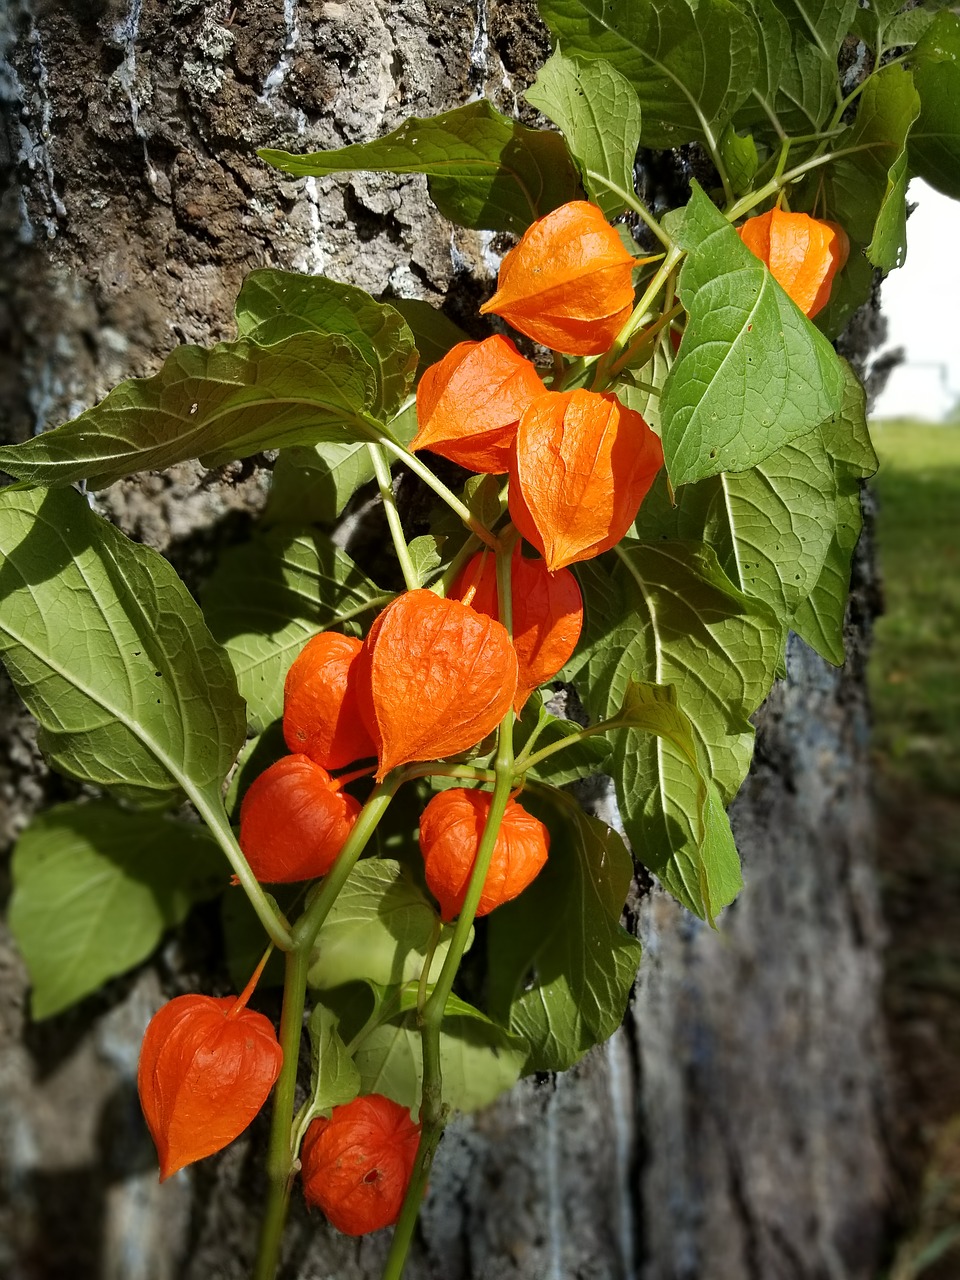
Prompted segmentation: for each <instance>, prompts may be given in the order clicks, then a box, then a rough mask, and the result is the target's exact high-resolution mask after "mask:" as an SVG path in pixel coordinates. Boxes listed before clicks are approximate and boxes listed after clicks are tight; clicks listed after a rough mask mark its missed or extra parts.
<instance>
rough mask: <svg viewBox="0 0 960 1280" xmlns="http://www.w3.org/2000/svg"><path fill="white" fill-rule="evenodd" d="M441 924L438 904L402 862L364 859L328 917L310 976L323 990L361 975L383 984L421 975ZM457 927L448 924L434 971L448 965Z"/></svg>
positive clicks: (438, 949) (355, 979)
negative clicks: (418, 883) (428, 896)
mask: <svg viewBox="0 0 960 1280" xmlns="http://www.w3.org/2000/svg"><path fill="white" fill-rule="evenodd" d="M436 924H437V912H436V908H435V907H434V906H432V905H431V903H430V902H429V901H428V900H427V897H426V895H425V894H424V892H423V891H422V890H421V889H419V888H418V887H417V885H415V884H414V882H413V880H412V879H411V878H410V875H409V873H408V872H407V871H406V869H405V868H404V867H403V866H402V865H401V864H400V863H399V862H394V861H392V860H390V859H388V858H367V859H364V860H363V861H362V862H359V863H358V864H357V866H356V867H355V868H354V869H353V871H351V872H350V875H349V877H348V878H347V882H346V884H345V885H344V887H343V889H342V890H341V892H340V895H339V897H338V898H337V900H336V902H335V903H334V905H333V907H332V909H331V911H330V914H329V915H328V916H327V918H326V920H325V921H324V924H323V928H322V929H321V930H320V933H319V935H318V936H317V942H316V945H315V947H314V955H313V959H312V961H311V965H310V973H309V976H308V979H307V980H308V982H309V983H310V985H311V986H313V987H317V988H318V989H321V990H326V989H328V988H330V987H337V986H340V985H341V984H343V983H345V982H353V981H357V980H362V981H364V982H371V983H376V984H378V985H380V986H383V987H387V986H393V985H396V984H397V983H401V982H407V981H410V980H415V979H417V978H419V977H420V970H421V968H422V967H423V962H424V958H425V956H426V954H427V950H428V949H429V946H430V943H431V940H432V938H433V933H434V929H435V927H436ZM451 932H452V930H451V929H450V927H449V926H445V927H444V932H443V934H442V936H441V939H440V942H439V943H438V945H437V949H436V952H435V954H434V960H433V965H432V969H433V970H437V971H439V968H440V966H441V965H442V964H443V960H444V957H445V955H446V953H447V950H448V949H449V946H450V935H451Z"/></svg>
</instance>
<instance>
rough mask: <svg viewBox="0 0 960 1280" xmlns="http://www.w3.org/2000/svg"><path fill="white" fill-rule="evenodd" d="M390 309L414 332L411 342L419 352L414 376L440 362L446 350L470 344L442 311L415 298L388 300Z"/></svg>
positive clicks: (466, 335) (457, 326)
mask: <svg viewBox="0 0 960 1280" xmlns="http://www.w3.org/2000/svg"><path fill="white" fill-rule="evenodd" d="M390 305H391V307H393V308H395V310H397V311H399V312H400V314H401V315H402V316H403V318H404V320H406V322H407V324H408V325H409V326H410V329H411V331H412V333H413V340H414V342H415V343H416V344H417V350H418V351H419V353H420V363H419V365H418V366H417V376H418V377H420V376H422V375H423V372H424V370H425V369H428V368H429V367H430V365H432V364H436V363H437V361H438V360H442V359H443V357H444V356H445V355H446V354H447V352H448V351H452V350H453V348H454V347H455V346H456V345H457V344H458V343H460V342H469V341H470V335H469V334H468V333H464V331H463V330H462V329H461V328H460V326H459V325H456V324H454V323H453V321H452V320H449V319H448V318H447V317H446V316H445V315H444V314H443V312H442V311H438V310H437V308H436V307H432V306H431V305H430V303H429V302H422V301H421V300H420V299H418V298H391V299H390Z"/></svg>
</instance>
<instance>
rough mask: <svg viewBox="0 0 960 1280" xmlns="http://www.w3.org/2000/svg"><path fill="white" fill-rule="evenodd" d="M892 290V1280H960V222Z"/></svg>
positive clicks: (942, 223)
mask: <svg viewBox="0 0 960 1280" xmlns="http://www.w3.org/2000/svg"><path fill="white" fill-rule="evenodd" d="M910 199H911V201H915V202H916V208H915V210H914V211H913V213H912V214H911V216H910V221H909V224H908V244H909V248H908V261H907V263H906V266H905V268H904V269H903V270H902V271H895V272H893V273H892V274H891V275H890V277H889V278H888V279H887V280H886V281H885V282H884V284H883V286H882V289H881V306H882V310H883V314H884V317H885V319H886V321H887V326H888V329H887V342H886V345H885V347H884V348H883V349H882V351H881V353H880V355H879V357H878V359H879V361H881V362H883V361H884V359H885V358H886V357H888V356H893V355H895V354H896V353H897V352H898V351H899V353H900V354H901V356H902V359H901V361H900V363H897V364H895V365H894V366H893V368H892V370H891V372H890V374H889V377H888V379H887V382H886V385H885V387H884V389H883V391H882V392H881V393H880V395H879V396H878V397H877V400H876V403H875V406H874V413H873V419H872V422H871V429H872V431H873V435H874V441H875V443H876V446H877V451H878V453H879V456H880V471H879V474H878V475H877V477H876V479H875V481H874V482H873V486H874V490H875V494H876V499H877V524H876V530H877V543H878V548H879V559H880V570H881V574H882V583H883V593H884V612H883V614H882V616H881V617H880V618H879V619H878V620H877V624H876V634H875V639H874V648H873V655H872V658H871V661H870V694H871V700H872V705H873V715H874V762H875V790H876V798H877V821H878V846H879V859H880V869H881V892H882V895H883V905H884V915H885V917H886V926H887V930H888V944H887V950H886V981H885V1002H886V1008H887V1014H888V1019H889V1023H888V1025H889V1034H890V1040H891V1044H892V1048H893V1053H894V1056H895V1059H896V1068H897V1070H896V1081H897V1083H896V1088H897V1091H898V1096H897V1098H896V1105H895V1108H894V1113H895V1114H896V1116H897V1122H898V1124H900V1125H902V1132H901V1133H900V1134H899V1135H896V1138H895V1142H894V1146H895V1147H896V1148H897V1149H898V1150H899V1151H900V1152H901V1156H900V1160H899V1164H898V1174H899V1176H900V1177H901V1178H902V1179H903V1183H904V1186H906V1187H911V1188H915V1187H916V1186H917V1185H919V1186H920V1187H921V1192H920V1201H919V1204H918V1206H917V1208H916V1211H915V1217H914V1222H913V1224H912V1226H908V1228H907V1232H906V1238H905V1239H904V1241H903V1242H902V1243H901V1245H900V1248H899V1250H898V1252H897V1255H896V1260H895V1263H894V1266H893V1270H892V1272H891V1277H890V1280H913V1278H914V1277H919V1276H922V1277H923V1278H924V1280H956V1277H958V1276H960V319H958V314H957V298H958V296H960V255H958V254H957V253H956V252H954V249H953V246H956V245H957V244H958V242H960V209H958V207H957V204H956V202H955V201H952V200H950V199H948V198H947V197H946V196H942V195H940V194H939V193H938V192H936V191H933V190H932V189H931V188H930V187H928V186H926V184H925V183H922V182H913V183H912V184H911V186H910Z"/></svg>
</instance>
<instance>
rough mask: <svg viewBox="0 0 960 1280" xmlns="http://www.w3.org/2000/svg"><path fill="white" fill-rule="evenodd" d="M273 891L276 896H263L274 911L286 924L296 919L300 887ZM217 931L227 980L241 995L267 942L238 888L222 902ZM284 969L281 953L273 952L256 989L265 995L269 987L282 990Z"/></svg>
mask: <svg viewBox="0 0 960 1280" xmlns="http://www.w3.org/2000/svg"><path fill="white" fill-rule="evenodd" d="M273 887H274V889H275V890H276V895H274V894H271V893H267V894H265V895H264V896H265V897H266V899H267V901H268V902H269V903H270V905H271V906H272V907H273V908H274V909H276V910H279V911H282V912H283V913H284V915H285V916H286V917H287V919H288V920H289V919H291V918H295V917H296V915H297V908H298V907H299V894H300V891H301V888H302V886H300V885H296V886H290V885H274V886H273ZM220 927H221V929H222V930H223V949H224V952H225V958H226V962H227V971H228V973H229V974H230V980H231V981H232V982H233V985H234V986H235V987H236V989H237V990H238V991H242V990H243V988H244V987H245V986H246V985H247V983H248V982H249V981H250V975H251V973H253V971H254V969H256V967H257V965H258V964H259V963H260V961H261V959H262V957H263V953H264V951H266V949H267V947H268V945H269V942H270V939H269V938H268V937H267V931H266V930H265V929H264V927H263V924H262V922H261V920H260V917H259V916H258V915H257V913H256V912H255V911H254V909H253V907H252V905H251V903H250V899H249V898H248V897H247V895H246V894H245V893H244V892H243V890H242V889H241V888H240V886H239V885H230V886H229V888H228V889H227V891H226V893H224V895H223V898H222V899H221V903H220ZM283 969H284V964H283V952H282V951H279V950H278V949H276V948H274V950H273V952H272V954H271V956H270V959H269V960H268V961H267V963H266V965H265V966H264V970H263V972H262V973H261V975H260V981H259V982H258V983H257V989H258V990H260V991H265V990H266V989H267V988H268V987H282V986H283Z"/></svg>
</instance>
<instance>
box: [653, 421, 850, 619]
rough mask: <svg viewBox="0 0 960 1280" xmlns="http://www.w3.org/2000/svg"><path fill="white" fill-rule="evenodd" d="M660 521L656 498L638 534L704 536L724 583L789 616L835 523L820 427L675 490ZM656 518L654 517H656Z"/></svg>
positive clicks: (812, 578) (807, 588) (808, 587)
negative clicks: (747, 466) (749, 464)
mask: <svg viewBox="0 0 960 1280" xmlns="http://www.w3.org/2000/svg"><path fill="white" fill-rule="evenodd" d="M676 500H677V505H676V508H675V509H674V510H673V511H672V512H670V519H669V523H667V524H666V526H664V522H663V518H662V512H661V511H658V510H657V504H656V501H655V502H654V504H652V506H651V510H650V512H649V514H648V513H647V512H646V511H645V510H644V507H646V506H647V505H648V504H647V503H645V504H644V507H641V510H640V515H639V517H638V520H637V532H638V534H639V536H641V537H645V536H647V537H649V536H651V535H653V534H654V530H655V529H656V530H657V532H660V531H661V530H662V531H663V532H665V533H668V534H669V536H671V537H675V538H686V539H702V540H703V541H704V542H707V543H709V544H710V546H711V547H712V548H713V549H714V551H715V552H716V553H717V557H718V559H719V561H720V564H721V565H722V566H723V569H724V570H725V572H726V574H727V576H728V577H729V578H730V581H731V582H733V583H734V585H735V586H737V587H739V588H740V590H741V591H743V592H745V593H746V594H747V595H749V596H756V597H757V598H758V599H760V600H763V601H764V602H765V603H766V604H768V605H769V606H770V607H771V608H772V609H773V611H774V612H775V613H776V614H777V616H778V617H779V618H781V619H782V620H783V621H786V620H787V619H788V618H790V617H791V616H792V615H793V613H794V611H795V609H796V608H797V606H798V605H799V603H800V601H801V600H802V599H803V598H804V597H805V596H807V595H809V593H810V592H811V591H812V589H813V586H814V584H815V583H816V581H817V578H818V577H819V575H820V570H821V569H822V567H823V562H824V560H825V558H826V554H827V548H828V547H829V545H830V540H831V538H832V536H833V532H834V526H835V524H836V482H835V480H834V473H833V466H832V464H831V461H830V457H829V455H828V453H827V450H826V448H825V447H824V443H823V435H822V432H821V429H820V428H819V427H818V428H817V430H816V431H811V432H809V433H808V434H807V435H805V436H801V437H800V438H799V439H798V440H795V441H793V442H792V443H791V444H788V445H785V446H784V447H783V448H782V449H778V450H777V452H776V453H772V454H770V456H769V457H767V458H765V459H764V460H763V462H761V463H759V464H758V465H757V466H756V467H754V468H752V469H751V470H750V471H741V472H724V473H723V474H722V475H719V476H711V477H710V478H709V479H708V480H701V481H700V482H699V483H698V484H695V485H686V486H684V487H683V488H682V489H680V490H679V492H678V493H677V499H676ZM658 517H659V519H658Z"/></svg>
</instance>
